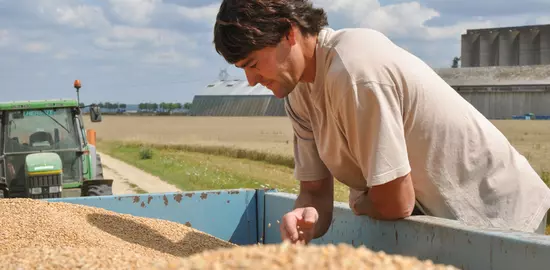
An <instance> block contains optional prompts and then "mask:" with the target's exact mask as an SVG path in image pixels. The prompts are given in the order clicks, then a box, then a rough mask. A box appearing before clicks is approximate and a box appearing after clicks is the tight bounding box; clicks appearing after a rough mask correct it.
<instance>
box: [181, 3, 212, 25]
mask: <svg viewBox="0 0 550 270" xmlns="http://www.w3.org/2000/svg"><path fill="white" fill-rule="evenodd" d="M219 8H220V4H219V3H213V4H210V5H206V6H200V7H192V8H191V7H186V6H178V7H177V12H178V13H179V14H180V15H182V16H183V17H184V18H186V19H190V20H193V21H203V22H209V23H214V22H215V21H216V14H217V13H218V9H219Z"/></svg>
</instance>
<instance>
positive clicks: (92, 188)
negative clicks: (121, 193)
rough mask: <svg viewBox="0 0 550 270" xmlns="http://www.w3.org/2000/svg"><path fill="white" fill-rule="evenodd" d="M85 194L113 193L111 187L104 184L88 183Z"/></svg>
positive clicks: (106, 194) (103, 194) (107, 194)
mask: <svg viewBox="0 0 550 270" xmlns="http://www.w3.org/2000/svg"><path fill="white" fill-rule="evenodd" d="M87 193H88V194H87V195H86V196H110V195H113V187H112V186H110V185H106V184H98V185H89V186H88V192H87Z"/></svg>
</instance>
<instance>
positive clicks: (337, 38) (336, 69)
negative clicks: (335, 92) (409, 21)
mask: <svg viewBox="0 0 550 270" xmlns="http://www.w3.org/2000/svg"><path fill="white" fill-rule="evenodd" d="M319 40H320V46H319V47H320V49H321V50H320V53H321V55H322V57H321V61H322V65H323V66H324V75H325V78H326V79H327V81H326V83H331V82H332V83H334V82H336V83H339V82H340V80H346V81H348V80H352V81H354V82H357V81H370V82H380V83H389V81H388V79H390V78H391V77H393V76H390V74H386V73H387V72H388V70H389V69H388V66H394V67H395V66H398V64H396V63H398V59H397V56H396V55H399V54H402V53H403V49H401V48H399V47H398V46H397V45H395V44H394V43H393V42H392V41H391V40H390V39H389V38H388V37H386V36H385V35H384V34H382V33H381V32H379V31H376V30H373V29H369V28H344V29H339V30H333V29H326V30H325V32H323V33H322V34H321V35H320V39H319Z"/></svg>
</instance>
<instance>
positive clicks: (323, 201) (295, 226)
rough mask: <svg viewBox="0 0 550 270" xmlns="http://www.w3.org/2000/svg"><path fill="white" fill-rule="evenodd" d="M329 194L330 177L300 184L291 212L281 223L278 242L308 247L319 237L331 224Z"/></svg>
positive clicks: (331, 207) (332, 182) (332, 190)
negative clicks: (307, 245) (280, 240)
mask: <svg viewBox="0 0 550 270" xmlns="http://www.w3.org/2000/svg"><path fill="white" fill-rule="evenodd" d="M333 193H334V179H333V178H332V176H331V177H328V178H326V179H320V180H317V181H306V182H301V183H300V193H299V194H298V198H296V202H295V203H294V210H292V211H291V212H288V213H287V214H285V215H284V216H283V220H282V222H281V226H280V230H281V238H282V240H283V241H285V240H288V241H290V242H292V243H298V244H300V243H301V244H308V243H309V242H310V241H311V240H312V239H314V238H318V237H321V236H323V235H324V234H325V233H326V232H327V230H328V228H329V227H330V224H331V221H332V210H333V204H334V194H333Z"/></svg>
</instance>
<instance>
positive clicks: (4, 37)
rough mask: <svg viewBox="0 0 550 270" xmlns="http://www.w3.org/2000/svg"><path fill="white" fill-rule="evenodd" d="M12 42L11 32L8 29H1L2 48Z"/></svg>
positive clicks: (0, 43) (0, 41) (0, 44)
mask: <svg viewBox="0 0 550 270" xmlns="http://www.w3.org/2000/svg"><path fill="white" fill-rule="evenodd" d="M9 42H10V32H9V31H8V30H6V29H0V46H6V45H8V43H9Z"/></svg>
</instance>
